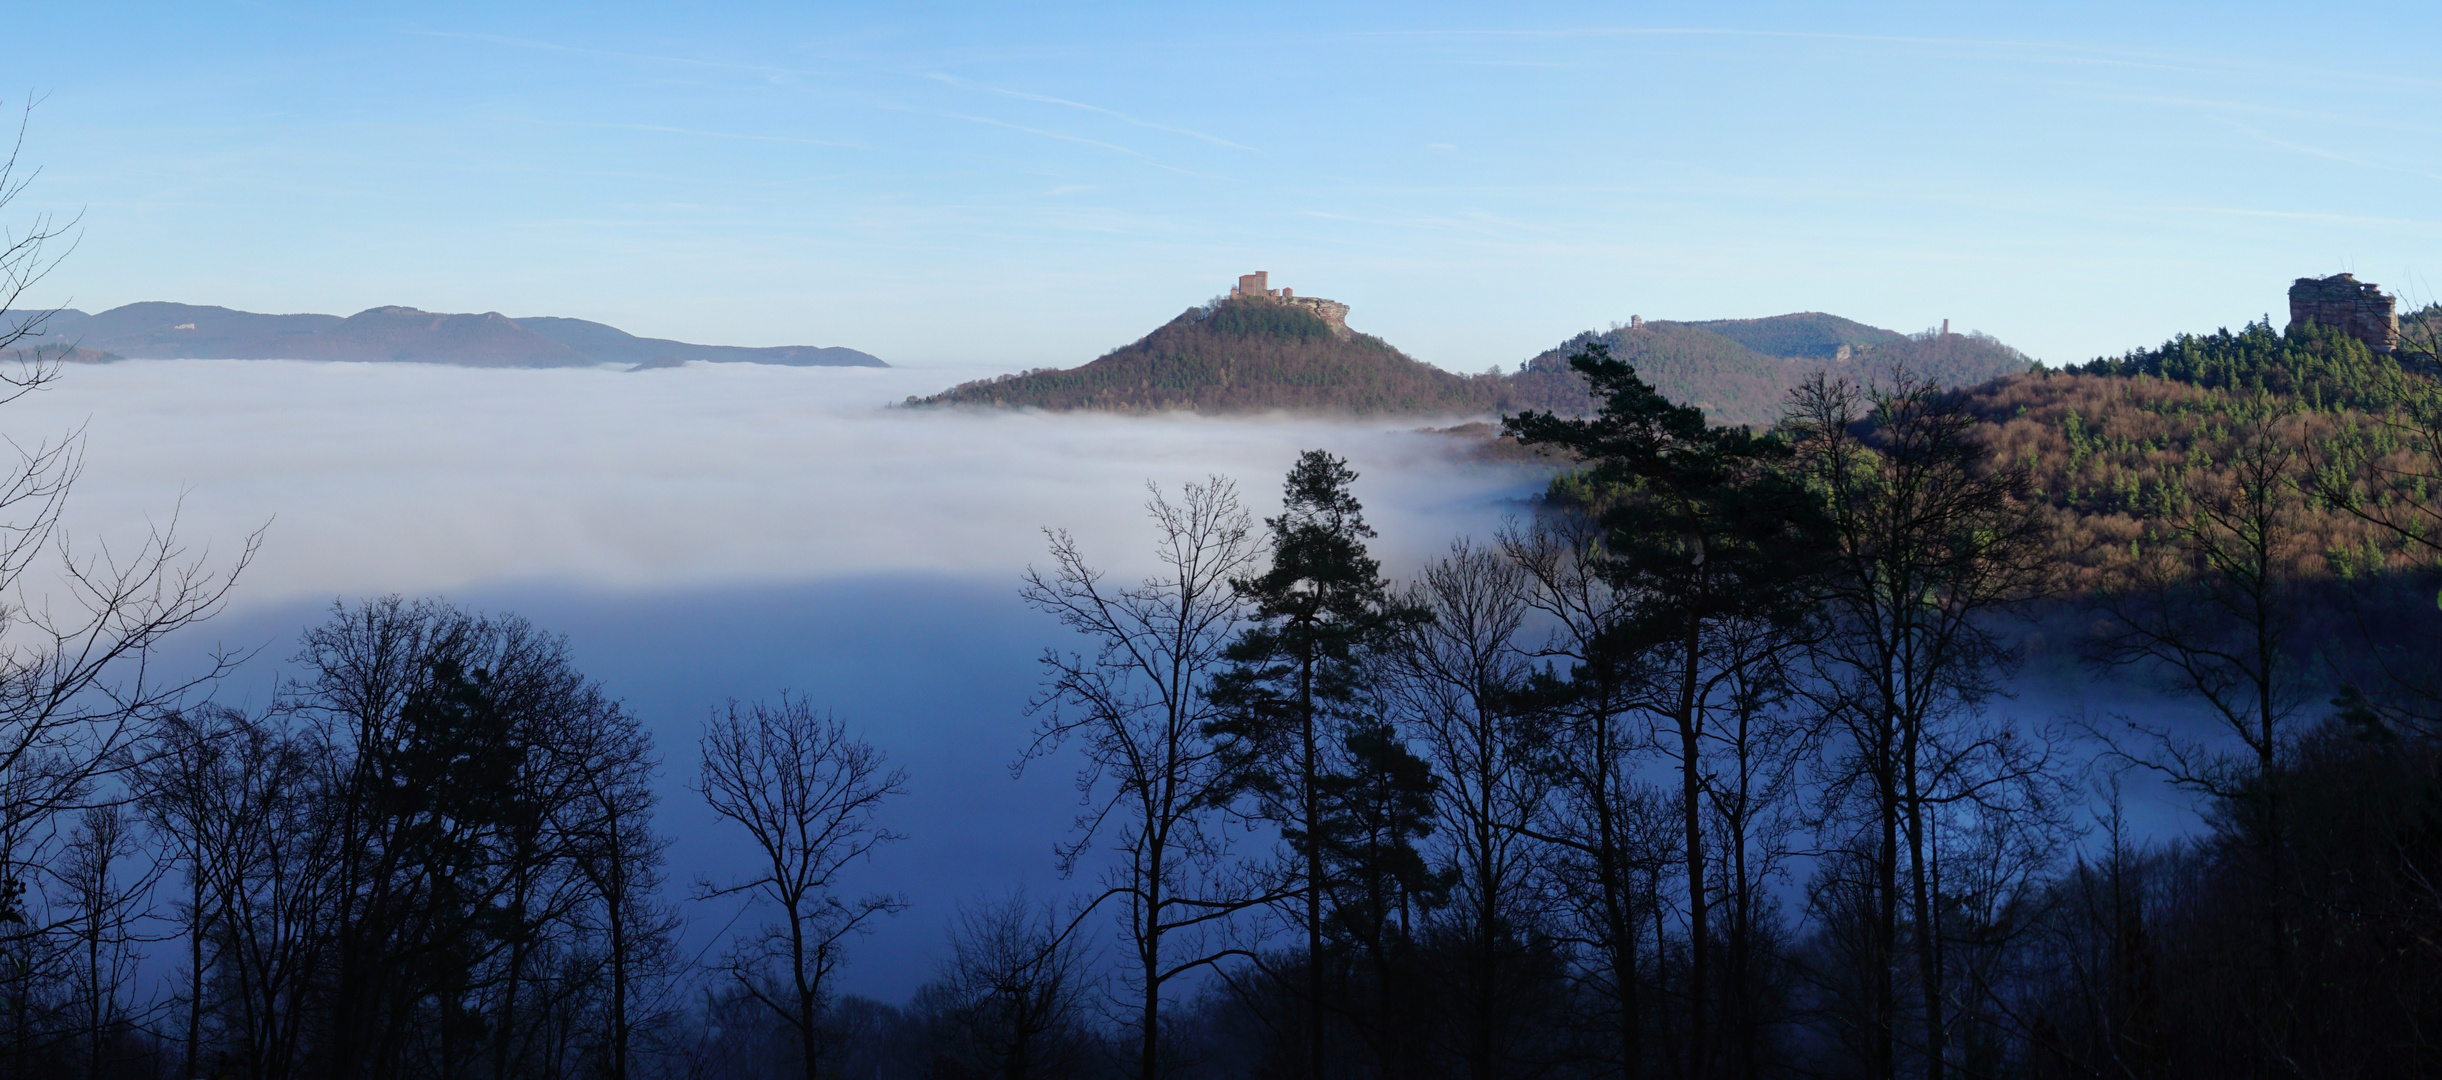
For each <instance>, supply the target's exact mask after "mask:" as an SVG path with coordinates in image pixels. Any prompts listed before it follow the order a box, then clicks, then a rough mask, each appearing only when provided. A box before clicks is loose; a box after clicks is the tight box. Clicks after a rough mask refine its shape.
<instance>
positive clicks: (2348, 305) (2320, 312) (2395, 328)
mask: <svg viewBox="0 0 2442 1080" xmlns="http://www.w3.org/2000/svg"><path fill="white" fill-rule="evenodd" d="M2310 322H2311V323H2314V324H2315V325H2317V326H2329V327H2333V328H2335V329H2337V330H2340V331H2341V332H2343V333H2345V334H2347V335H2349V336H2350V337H2353V338H2356V339H2357V340H2359V341H2362V342H2365V343H2366V347H2367V348H2369V349H2372V350H2374V351H2375V352H2378V353H2388V352H2391V351H2393V350H2395V349H2398V348H2399V347H2400V314H2399V300H2398V299H2397V298H2395V297H2390V296H2385V295H2383V290H2382V287H2381V286H2379V285H2376V284H2375V283H2373V282H2371V281H2359V280H2357V275H2355V274H2334V275H2332V276H2330V277H2327V278H2311V277H2302V278H2299V279H2298V280H2297V281H2296V282H2295V283H2293V284H2291V285H2290V287H2289V328H2290V329H2292V330H2295V329H2297V328H2298V327H2300V326H2302V325H2304V324H2306V323H2310Z"/></svg>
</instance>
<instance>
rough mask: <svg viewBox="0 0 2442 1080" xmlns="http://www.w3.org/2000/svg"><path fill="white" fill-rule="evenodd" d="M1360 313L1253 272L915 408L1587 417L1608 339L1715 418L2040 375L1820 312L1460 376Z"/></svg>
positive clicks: (1671, 391)
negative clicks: (1837, 391)
mask: <svg viewBox="0 0 2442 1080" xmlns="http://www.w3.org/2000/svg"><path fill="white" fill-rule="evenodd" d="M1348 310H1349V308H1348V305H1346V304H1343V303H1340V302H1338V301H1335V300H1325V299H1322V298H1320V297H1313V296H1299V295H1296V294H1295V293H1294V292H1292V291H1291V290H1289V289H1286V288H1281V289H1274V288H1271V287H1270V283H1269V280H1268V275H1266V274H1262V273H1256V274H1248V275H1245V276H1244V277H1241V278H1239V279H1238V284H1237V285H1236V286H1235V287H1234V288H1232V289H1231V290H1230V291H1229V293H1228V294H1227V295H1225V296H1222V297H1220V298H1218V299H1216V300H1214V301H1212V302H1211V303H1209V304H1205V305H1201V306H1198V307H1192V308H1189V309H1187V310H1186V311H1184V312H1181V313H1180V314H1179V315H1178V316H1177V317H1176V318H1173V319H1171V320H1170V321H1169V322H1167V323H1164V324H1163V325H1162V326H1160V327H1159V328H1157V329H1155V330H1154V331H1153V332H1152V333H1150V334H1147V335H1145V336H1144V337H1142V338H1139V339H1138V340H1136V341H1134V342H1132V343H1130V344H1127V345H1123V346H1121V347H1119V348H1117V349H1113V350H1111V351H1110V352H1108V353H1105V354H1103V355H1102V356H1101V357H1100V358H1098V359H1096V360H1094V361H1093V362H1091V363H1087V364H1084V365H1080V366H1078V367H1073V368H1065V369H1049V368H1044V369H1037V370H1034V371H1027V372H1019V373H1016V374H1011V375H1003V376H1000V377H999V378H994V379H984V380H978V381H976V382H970V383H965V384H962V385H959V386H956V387H952V388H951V389H949V390H945V391H943V392H941V393H938V394H934V395H932V396H930V397H921V398H918V397H911V398H909V399H907V404H908V405H911V406H926V405H964V406H986V407H1004V408H1035V409H1048V410H1055V411H1065V410H1077V409H1092V410H1103V411H1111V412H1163V411H1173V410H1176V411H1191V412H1207V413H1249V412H1271V411H1286V412H1309V413H1336V414H1343V415H1356V416H1370V415H1396V414H1408V415H1438V416H1467V415H1483V414H1490V413H1515V412H1520V411H1524V410H1528V409H1537V410H1549V411H1555V412H1561V413H1582V412H1584V411H1585V410H1586V409H1587V408H1588V400H1587V396H1586V387H1585V382H1584V380H1583V379H1582V378H1580V377H1579V376H1578V375H1577V373H1576V372H1574V371H1571V370H1569V366H1568V358H1569V355H1570V354H1571V353H1573V352H1575V351H1577V350H1579V349H1582V348H1584V347H1586V346H1587V345H1589V344H1592V343H1594V342H1596V341H1600V342H1602V343H1603V344H1605V345H1607V346H1609V348H1610V349H1611V354H1612V355H1613V356H1615V357H1618V358H1620V359H1622V360H1626V361H1628V362H1629V363H1631V364H1633V365H1635V366H1636V368H1637V371H1638V372H1639V374H1641V375H1642V376H1643V377H1644V378H1645V379H1646V381H1647V382H1649V383H1651V384H1652V385H1653V386H1654V387H1655V388H1656V389H1658V390H1660V391H1662V392H1663V393H1664V394H1666V395H1668V396H1670V397H1671V398H1672V399H1673V400H1675V401H1680V402H1683V403H1686V404H1693V405H1697V406H1699V407H1701V408H1703V409H1704V410H1705V411H1706V412H1707V413H1708V414H1710V415H1711V416H1712V418H1713V419H1714V420H1716V421H1721V422H1726V423H1739V424H1755V425H1762V424H1769V423H1771V422H1772V421H1773V419H1774V418H1775V417H1777V416H1778V415H1779V412H1780V408H1781V404H1782V402H1783V400H1784V399H1785V398H1786V396H1787V394H1788V392H1789V389H1790V388H1791V387H1793V386H1796V385H1797V384H1798V383H1799V382H1800V381H1802V380H1804V379H1805V378H1806V377H1807V376H1809V375H1811V374H1813V373H1815V372H1817V371H1835V372H1838V371H1847V370H1854V371H1856V372H1857V373H1858V374H1860V375H1871V374H1874V373H1877V372H1880V371H1885V370H1888V369H1889V368H1890V367H1891V366H1892V365H1894V364H1904V365H1906V366H1907V367H1908V368H1909V369H1910V370H1912V371H1915V372H1917V373H1918V374H1920V375H1924V376H1927V377H1930V378H1933V379H1936V380H1938V381H1940V382H1942V383H1943V384H1945V385H1950V386H1966V385H1973V384H1977V383H1982V382H1985V381H1987V380H1989V379H1992V378H1995V377H1998V376H2001V375H2006V374H2011V373H2014V372H2019V371H2025V370H2027V368H2028V367H2030V366H2031V365H2032V363H2033V362H2032V361H2030V360H2028V359H2027V357H2026V356H2025V354H2023V353H2020V352H2019V351H2018V350H2016V349H2012V348H2010V347H2009V346H2007V345H2003V344H2002V343H2000V342H1999V341H1996V340H1994V339H1992V338H1990V337H1986V336H1984V335H1981V334H1953V333H1951V332H1950V331H1949V327H1948V325H1947V324H1944V326H1943V327H1942V329H1940V330H1936V331H1926V332H1925V333H1922V334H1913V335H1911V334H1902V333H1898V332H1895V331H1891V330H1884V329H1880V328H1878V327H1872V326H1867V325H1865V324H1863V323H1859V322H1853V321H1851V320H1848V319H1843V318H1840V317H1838V316H1836V315H1826V314H1823V313H1821V312H1801V313H1798V314H1792V315H1776V316H1772V317H1770V318H1760V319H1721V320H1714V321H1710V322H1667V321H1658V320H1655V321H1649V320H1646V319H1643V318H1634V319H1631V320H1630V321H1629V323H1628V324H1627V325H1625V326H1618V325H1615V326H1613V327H1612V328H1611V329H1610V330H1608V331H1599V332H1598V331H1588V332H1586V333H1582V334H1578V335H1577V336H1575V337H1572V338H1570V339H1569V340H1567V341H1563V342H1561V343H1560V344H1558V345H1556V346H1554V347H1552V348H1550V349H1547V350H1545V351H1543V352H1542V353H1539V354H1537V355H1536V356H1534V357H1531V358H1529V359H1527V360H1526V361H1525V362H1524V363H1521V364H1519V365H1518V367H1517V368H1516V370H1514V371H1509V372H1499V371H1495V372H1491V373H1486V374H1481V375H1460V374H1457V373H1455V372H1450V371H1445V370H1443V369H1441V368H1438V367H1435V366H1433V365H1431V364H1427V363H1425V362H1423V361H1421V360H1417V359H1415V358H1413V357H1410V356H1408V355H1407V354H1405V353H1402V352H1400V351H1399V350H1398V349H1397V348H1394V347H1393V346H1391V345H1390V343H1388V342H1386V341H1383V340H1382V339H1381V338H1379V337H1375V336H1374V335H1371V334H1366V333H1360V332H1357V331H1354V330H1352V329H1350V328H1349V326H1348V322H1347V315H1348Z"/></svg>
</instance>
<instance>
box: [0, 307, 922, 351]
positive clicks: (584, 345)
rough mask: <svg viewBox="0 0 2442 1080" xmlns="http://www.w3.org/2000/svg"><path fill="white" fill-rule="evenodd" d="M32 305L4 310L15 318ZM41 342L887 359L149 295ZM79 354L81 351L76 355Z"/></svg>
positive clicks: (609, 330)
mask: <svg viewBox="0 0 2442 1080" xmlns="http://www.w3.org/2000/svg"><path fill="white" fill-rule="evenodd" d="M36 314H37V313H35V312H0V321H5V322H7V323H8V325H11V326H13V325H16V323H17V322H18V321H20V320H25V319H29V318H32V317H35V315H36ZM40 340H41V341H42V342H43V343H44V344H46V345H50V344H60V345H76V346H81V347H83V348H84V349H87V350H96V351H99V352H103V353H110V354H115V355H116V356H122V357H128V358H133V359H161V360H169V359H187V358H193V359H223V360H357V361H392V362H405V363H426V364H454V365H459V366H466V367H589V366H592V365H595V364H606V363H608V364H631V365H645V366H666V365H669V364H674V363H682V362H685V361H689V360H703V361H711V362H715V363H720V362H752V363H764V364H786V365H791V366H796V367H813V366H824V367H836V366H855V367H885V366H888V365H885V364H883V363H882V361H880V360H879V359H876V358H875V357H873V356H871V355H869V354H866V353H862V352H858V351H857V350H855V349H842V348H817V347H814V346H807V345H785V346H780V347H777V348H762V349H757V348H743V347H738V346H729V345H691V344H688V343H686V342H683V341H669V340H665V339H662V338H640V337H636V336H634V335H631V334H628V333H627V332H625V331H622V330H619V329H617V328H615V327H610V326H605V325H603V324H601V323H596V322H586V321H585V320H582V319H558V318H549V317H543V318H535V319H511V318H509V317H507V316H504V315H502V314H500V313H499V312H496V311H495V312H485V313H483V314H479V315H460V314H445V313H439V312H430V311H419V310H417V309H415V308H410V307H378V308H373V309H370V310H367V311H360V312H357V313H356V314H354V315H350V316H348V317H347V318H344V319H343V318H340V317H339V316H336V315H263V314H257V313H254V312H249V311H233V310H231V309H229V308H225V307H207V306H200V305H195V304H171V303H162V302H147V303H140V304H128V305H126V306H124V307H116V308H112V309H110V310H108V311H104V312H101V313H98V314H92V315H88V314H86V313H84V312H82V311H75V310H63V311H57V312H52V313H50V315H49V318H48V319H47V320H46V321H45V323H44V324H43V333H42V335H41V338H40ZM80 355H81V354H80Z"/></svg>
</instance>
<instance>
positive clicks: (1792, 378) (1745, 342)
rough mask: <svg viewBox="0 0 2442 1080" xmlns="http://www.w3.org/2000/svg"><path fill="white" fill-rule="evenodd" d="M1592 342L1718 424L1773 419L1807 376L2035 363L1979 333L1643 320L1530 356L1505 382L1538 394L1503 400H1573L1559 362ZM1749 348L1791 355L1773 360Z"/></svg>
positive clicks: (1842, 322)
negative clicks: (1527, 385) (1531, 385)
mask: <svg viewBox="0 0 2442 1080" xmlns="http://www.w3.org/2000/svg"><path fill="white" fill-rule="evenodd" d="M1596 341H1600V342H1602V343H1604V344H1605V345H1608V346H1609V347H1610V349H1611V355H1612V356H1613V357H1615V358H1617V359H1620V360H1625V361H1627V362H1628V363H1629V364H1631V365H1633V366H1634V367H1635V368H1636V369H1637V374H1638V375H1639V376H1641V377H1642V378H1644V380H1645V381H1646V382H1647V383H1649V384H1651V385H1652V386H1653V388H1654V389H1656V390H1659V391H1661V392H1662V394H1663V396H1665V397H1668V398H1670V399H1671V400H1672V401H1676V402H1680V403H1682V404H1688V405H1694V406H1696V407H1698V408H1701V409H1703V410H1704V411H1705V414H1706V415H1708V416H1710V417H1711V418H1712V419H1713V420H1715V421H1717V422H1720V423H1731V424H1749V425H1755V426H1762V425H1767V424H1770V423H1772V422H1774V421H1775V420H1776V419H1778V418H1779V416H1780V413H1781V405H1782V403H1783V402H1784V401H1786V400H1787V398H1788V396H1789V391H1790V389H1791V388H1793V387H1795V386H1797V385H1798V384H1799V383H1801V382H1804V381H1805V380H1806V379H1807V378H1808V377H1810V376H1812V375H1814V374H1815V373H1816V372H1823V373H1827V374H1830V375H1833V376H1845V377H1847V378H1851V379H1856V380H1860V381H1865V380H1871V379H1874V378H1876V377H1877V376H1880V375H1881V374H1883V373H1885V372H1888V371H1889V370H1891V368H1892V367H1893V366H1903V367H1906V368H1907V369H1908V370H1909V371H1911V372H1914V373H1916V374H1918V375H1921V376H1924V377H1927V378H1931V379H1933V380H1934V381H1936V382H1938V383H1941V384H1942V385H1944V386H1953V387H1956V386H1975V385H1978V384H1981V383H1984V382H1988V381H1990V380H1992V379H1996V378H1999V377H2001V376H2003V375H2012V374H2016V373H2018V372H2022V371H2025V370H2027V369H2028V368H2029V367H2031V366H2032V365H2033V364H2034V361H2032V360H2029V359H2027V357H2026V354H2024V353H2021V352H2019V351H2018V350H2016V349H2013V348H2010V347H2009V346H2007V345H2004V344H2002V343H2001V342H1999V341H1996V340H1994V339H1993V338H1991V337H1988V336H1986V335H1983V334H1972V333H1971V334H1948V335H1944V334H1940V333H1926V334H1918V335H1907V334H1899V333H1894V332H1892V331H1889V330H1881V329H1877V328H1875V327H1871V326H1867V325H1865V324H1863V323H1856V322H1850V321H1849V320H1847V319H1842V318H1839V317H1837V316H1833V315H1823V314H1820V313H1815V312H1808V313H1804V314H1798V315H1780V316H1774V317H1772V318H1766V319H1730V320H1717V321H1713V322H1700V323H1680V322H1668V321H1655V320H1648V321H1646V322H1644V323H1642V324H1640V325H1637V326H1621V327H1614V328H1612V329H1611V330H1609V331H1606V332H1604V333H1600V334H1597V333H1593V332H1591V331H1589V332H1587V333H1583V334H1579V335H1577V336H1576V337H1574V338H1570V339H1569V340H1567V341H1564V342H1561V343H1560V344H1559V345H1557V346H1554V347H1553V348H1551V349H1547V350H1545V351H1544V352H1542V353H1540V354H1537V355H1536V356H1535V357H1534V358H1533V359H1530V360H1528V361H1527V362H1526V363H1525V364H1523V365H1521V366H1520V368H1519V371H1518V374H1517V375H1514V376H1512V377H1511V378H1512V380H1513V381H1516V382H1526V381H1533V382H1536V383H1538V384H1540V385H1539V387H1538V389H1537V390H1536V392H1535V393H1534V394H1531V395H1530V394H1529V393H1527V392H1526V391H1525V390H1524V389H1523V388H1520V389H1517V390H1513V391H1512V392H1511V396H1512V397H1517V398H1521V399H1524V398H1528V397H1543V398H1550V397H1555V396H1559V395H1561V393H1562V390H1561V388H1562V387H1571V388H1574V390H1575V391H1576V393H1578V394H1579V395H1580V396H1582V395H1583V393H1584V382H1583V380H1581V379H1579V378H1578V376H1577V374H1576V373H1575V372H1572V371H1570V370H1569V369H1568V358H1569V355H1570V354H1571V353H1574V352H1576V351H1577V350H1579V349H1582V348H1584V347H1586V345H1588V344H1590V343H1592V342H1596ZM1756 346H1764V347H1769V348H1776V349H1789V350H1793V351H1792V352H1788V353H1782V354H1777V355H1776V354H1772V353H1767V352H1764V351H1762V349H1759V348H1757V347H1756ZM1844 347H1845V350H1846V351H1845V353H1844V352H1843V348H1844ZM1535 407H1537V408H1551V407H1552V406H1543V405H1538V406H1535Z"/></svg>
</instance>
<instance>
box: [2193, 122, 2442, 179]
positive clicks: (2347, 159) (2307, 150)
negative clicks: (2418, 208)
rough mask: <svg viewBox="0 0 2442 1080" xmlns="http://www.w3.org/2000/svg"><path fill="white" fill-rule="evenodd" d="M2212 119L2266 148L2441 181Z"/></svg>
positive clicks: (2426, 174)
mask: <svg viewBox="0 0 2442 1080" xmlns="http://www.w3.org/2000/svg"><path fill="white" fill-rule="evenodd" d="M2212 119H2213V122H2215V123H2217V124H2220V125H2222V126H2224V127H2227V128H2229V129H2231V130H2233V131H2236V132H2238V133H2240V134H2242V135H2245V136H2247V137H2249V138H2251V139H2254V140H2256V141H2258V142H2261V143H2263V144H2265V145H2267V146H2277V147H2279V148H2281V149H2283V150H2288V151H2290V152H2292V153H2298V154H2305V155H2308V156H2310V157H2319V158H2322V159H2324V160H2326V161H2337V162H2340V163H2341V164H2343V165H2355V166H2357V167H2358V168H2361V169H2375V170H2378V171H2381V172H2395V173H2406V174H2408V175H2410V176H2422V177H2424V178H2426V179H2428V180H2442V174H2435V173H2430V172H2426V171H2425V170H2423V169H2412V168H2406V167H2403V166H2399V165H2385V164H2383V163H2382V162H2379V161H2368V160H2366V159H2365V158H2361V157H2356V156H2353V155H2349V154H2343V153H2340V152H2338V151H2335V150H2326V149H2324V148H2322V147H2320V146H2311V145H2309V144H2306V143H2302V142H2293V141H2291V140H2288V139H2284V138H2281V137H2279V136H2276V135H2271V134H2267V133H2265V132H2262V131H2259V130H2257V129H2255V128H2252V127H2248V126H2247V125H2245V124H2242V123H2239V122H2238V121H2236V120H2232V119H2230V118H2228V117H2224V116H2216V117H2213V118H2212Z"/></svg>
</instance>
